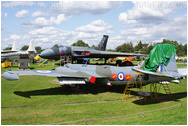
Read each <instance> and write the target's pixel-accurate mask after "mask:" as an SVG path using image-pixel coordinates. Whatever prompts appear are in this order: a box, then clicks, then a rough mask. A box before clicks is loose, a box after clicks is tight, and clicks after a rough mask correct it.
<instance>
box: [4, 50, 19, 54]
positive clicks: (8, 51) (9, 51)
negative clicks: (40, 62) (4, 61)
mask: <svg viewBox="0 0 188 126" xmlns="http://www.w3.org/2000/svg"><path fill="white" fill-rule="evenodd" d="M14 52H18V51H12V50H5V51H1V54H6V53H14Z"/></svg>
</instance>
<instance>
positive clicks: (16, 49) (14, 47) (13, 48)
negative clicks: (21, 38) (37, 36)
mask: <svg viewBox="0 0 188 126" xmlns="http://www.w3.org/2000/svg"><path fill="white" fill-rule="evenodd" d="M11 50H12V51H18V42H16V41H15V42H13V44H12V49H11Z"/></svg>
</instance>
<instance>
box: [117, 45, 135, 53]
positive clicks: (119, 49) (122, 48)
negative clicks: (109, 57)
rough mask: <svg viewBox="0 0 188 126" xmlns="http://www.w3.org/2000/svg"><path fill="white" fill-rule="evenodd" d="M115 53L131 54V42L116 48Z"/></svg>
mask: <svg viewBox="0 0 188 126" xmlns="http://www.w3.org/2000/svg"><path fill="white" fill-rule="evenodd" d="M116 51H117V52H127V53H131V52H133V43H132V42H127V43H124V44H123V45H121V46H118V47H117V48H116Z"/></svg>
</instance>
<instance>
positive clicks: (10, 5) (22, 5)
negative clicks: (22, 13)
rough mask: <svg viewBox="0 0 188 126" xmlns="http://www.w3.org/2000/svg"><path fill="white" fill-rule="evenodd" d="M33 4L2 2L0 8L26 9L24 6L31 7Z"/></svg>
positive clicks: (27, 2) (29, 2) (26, 2)
mask: <svg viewBox="0 0 188 126" xmlns="http://www.w3.org/2000/svg"><path fill="white" fill-rule="evenodd" d="M34 4H35V3H34V2H31V1H12V2H5V1H2V3H1V7H6V8H11V7H26V6H33V5H34Z"/></svg>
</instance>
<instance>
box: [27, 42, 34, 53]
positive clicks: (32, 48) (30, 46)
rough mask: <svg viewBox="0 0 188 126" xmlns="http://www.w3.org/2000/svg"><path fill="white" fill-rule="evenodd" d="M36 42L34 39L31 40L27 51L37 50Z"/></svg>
mask: <svg viewBox="0 0 188 126" xmlns="http://www.w3.org/2000/svg"><path fill="white" fill-rule="evenodd" d="M34 43H35V42H34V41H33V40H31V41H30V43H29V48H28V50H27V52H36V51H35V45H34Z"/></svg>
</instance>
